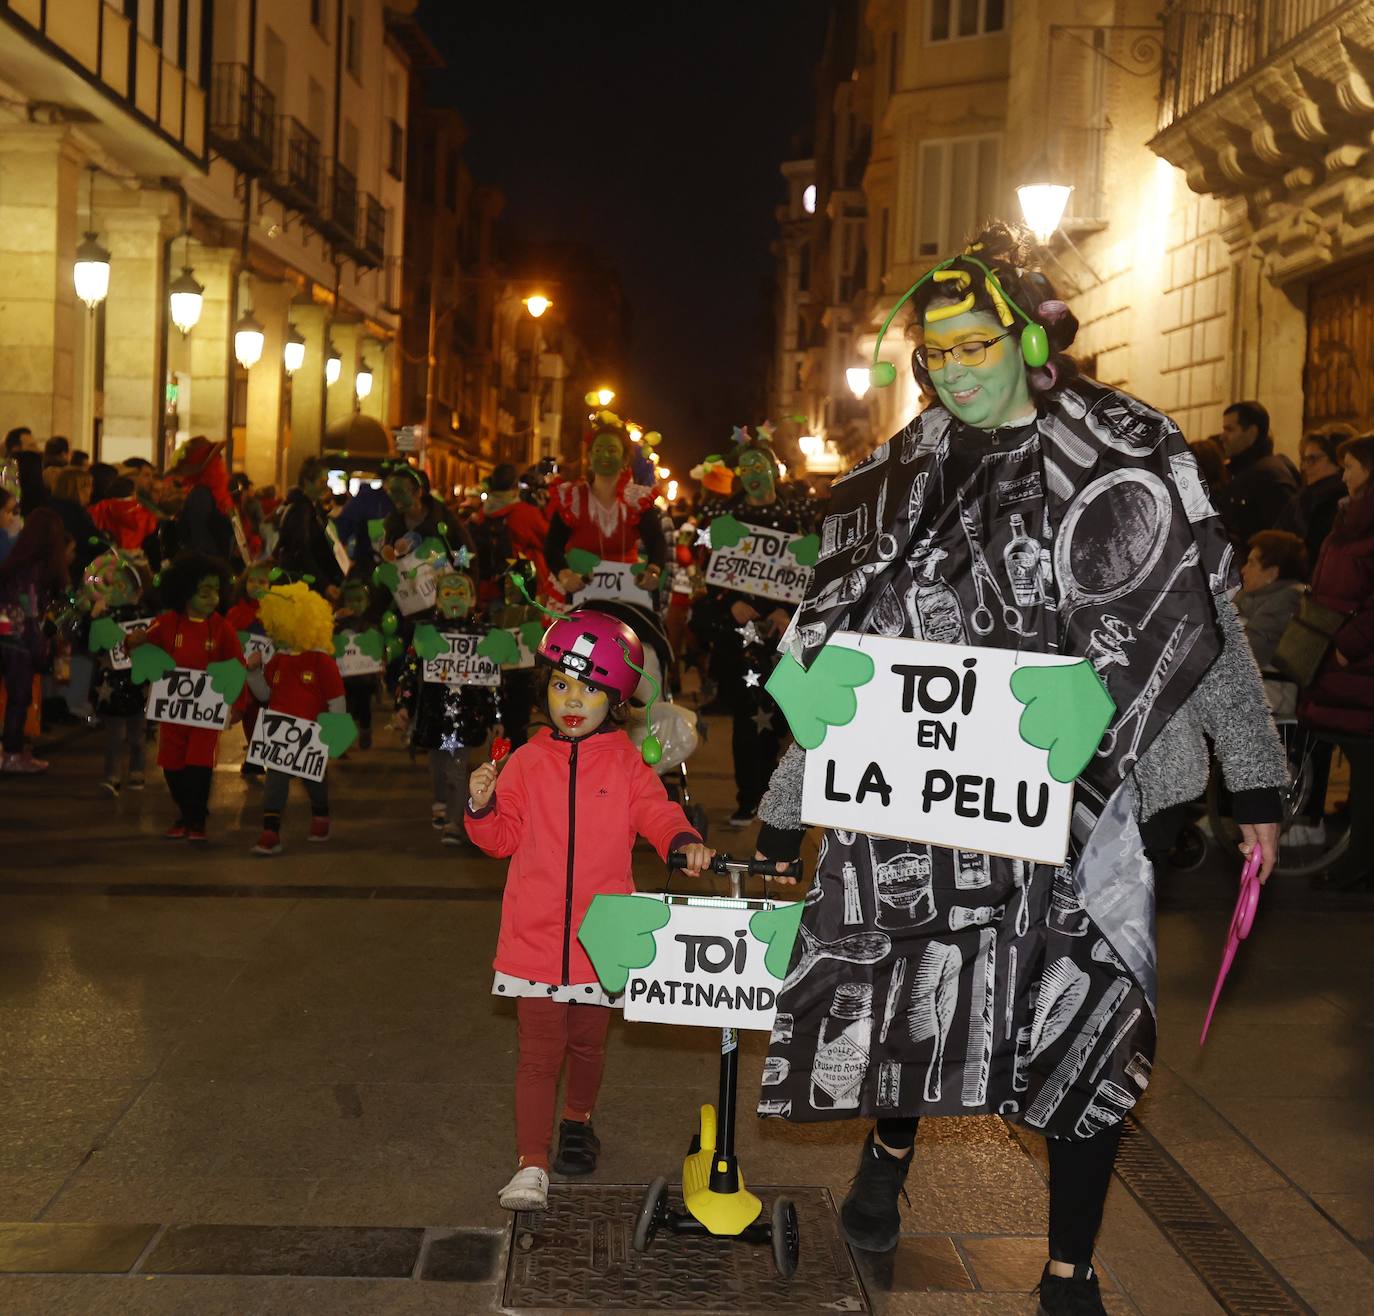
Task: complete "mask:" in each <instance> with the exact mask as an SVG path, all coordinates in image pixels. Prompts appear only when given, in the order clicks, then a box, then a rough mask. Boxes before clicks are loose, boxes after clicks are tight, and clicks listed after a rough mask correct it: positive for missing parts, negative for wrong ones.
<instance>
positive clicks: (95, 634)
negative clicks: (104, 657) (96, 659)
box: [87, 617, 124, 653]
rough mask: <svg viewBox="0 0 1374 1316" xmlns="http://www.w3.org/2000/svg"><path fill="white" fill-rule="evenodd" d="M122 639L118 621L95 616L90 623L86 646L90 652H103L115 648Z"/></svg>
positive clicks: (122, 635) (122, 633) (122, 634)
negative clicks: (89, 633)
mask: <svg viewBox="0 0 1374 1316" xmlns="http://www.w3.org/2000/svg"><path fill="white" fill-rule="evenodd" d="M123 639H124V632H123V631H122V630H120V628H119V623H118V622H117V621H115V620H113V619H112V618H110V617H97V618H96V619H95V620H94V621H93V622H92V623H91V635H90V639H89V640H88V641H87V647H88V648H89V649H90V651H91V652H92V653H105V652H107V651H108V650H110V649H117V648H118V647H119V645H120V643H121V642H122V641H123Z"/></svg>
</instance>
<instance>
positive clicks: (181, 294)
mask: <svg viewBox="0 0 1374 1316" xmlns="http://www.w3.org/2000/svg"><path fill="white" fill-rule="evenodd" d="M167 293H168V300H169V301H170V302H171V305H172V323H173V324H174V325H176V327H177V328H178V329H180V330H181V332H182V334H183V335H184V334H189V333H190V332H191V330H192V329H194V328H195V327H196V325H198V324H199V323H200V312H201V308H202V307H203V306H204V305H205V285H204V284H202V283H199V282H197V280H196V276H195V275H194V274H192V273H191V267H190V266H189V265H183V266H182V267H181V273H180V274H179V275H177V277H176V278H175V279H173V280H172V284H171V287H169V288H168V289H167Z"/></svg>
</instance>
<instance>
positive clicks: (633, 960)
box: [577, 895, 670, 994]
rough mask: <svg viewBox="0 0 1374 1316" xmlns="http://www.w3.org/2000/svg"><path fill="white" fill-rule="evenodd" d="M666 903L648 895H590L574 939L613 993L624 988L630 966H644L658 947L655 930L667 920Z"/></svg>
mask: <svg viewBox="0 0 1374 1316" xmlns="http://www.w3.org/2000/svg"><path fill="white" fill-rule="evenodd" d="M669 917H670V914H669V911H668V906H667V905H665V904H664V903H663V901H661V900H650V899H649V898H648V897H647V896H607V895H601V896H593V897H592V903H591V904H590V905H589V906H588V907H587V914H586V917H585V918H584V919H583V920H582V926H581V927H580V928H579V929H578V930H577V939H578V941H580V942H581V943H582V948H583V949H584V950H585V951H586V952H587V958H588V959H589V960H591V962H592V968H594V969H595V970H596V976H597V977H598V978H599V979H601V985H602V986H603V987H604V988H605V989H606V990H607V991H608V992H611V993H612V994H614V993H616V992H623V991H624V990H625V984H626V982H628V981H629V977H630V970H631V969H643V968H647V967H648V966H649V965H650V964H652V963H653V962H654V956H655V955H656V954H657V953H658V947H657V946H656V945H655V943H654V933H655V932H657V931H658V929H659V928H661V927H663V926H664V924H666V923H667V922H668V919H669Z"/></svg>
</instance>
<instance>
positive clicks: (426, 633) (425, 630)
mask: <svg viewBox="0 0 1374 1316" xmlns="http://www.w3.org/2000/svg"><path fill="white" fill-rule="evenodd" d="M411 644H413V645H414V646H415V652H416V653H418V654H419V655H420V657H421V658H423V659H425V661H426V662H428V661H429V659H431V658H437V657H438V656H439V655H440V654H441V653H447V652H448V641H447V640H446V639H444V637H443V636H442V635H440V634H439V632H438V631H436V630H435V629H434V627H433V626H431V625H430V624H429V623H428V622H425V623H423V624H422V625H419V626H417V627H416V628H415V638H414V639H413V640H412V641H411Z"/></svg>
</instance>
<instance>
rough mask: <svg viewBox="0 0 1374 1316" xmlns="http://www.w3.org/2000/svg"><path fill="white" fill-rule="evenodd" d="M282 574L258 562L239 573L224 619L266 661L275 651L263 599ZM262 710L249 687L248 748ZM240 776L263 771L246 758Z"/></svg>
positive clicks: (245, 725) (246, 699) (246, 705)
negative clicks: (264, 619)
mask: <svg viewBox="0 0 1374 1316" xmlns="http://www.w3.org/2000/svg"><path fill="white" fill-rule="evenodd" d="M274 571H275V572H276V573H277V574H278V575H280V574H281V572H280V568H276V567H274V566H273V565H272V563H270V562H255V563H253V565H252V566H251V567H245V568H244V570H243V571H242V572H241V573H240V574H239V578H238V580H237V582H236V583H235V586H234V592H235V594H236V596H237V597H236V598H235V599H234V604H233V607H231V608H230V609H229V611H228V612H226V613H225V614H224V620H225V621H227V622H228V623H229V625H230V626H232V627H233V628H234V632H235V634H237V635H238V637H239V643H240V644H241V645H242V646H243V652H244V655H245V656H247V655H248V654H250V653H258V654H260V655H261V657H262V660H263V662H266V661H267V660H268V659H269V658H271V656H272V654H273V652H274V646H273V644H272V640H271V637H270V636H268V634H267V631H266V629H265V628H264V627H263V624H262V620H261V618H260V616H259V614H260V612H261V608H262V596H263V595H264V594H266V593H267V591H268V590H269V589H270V588H271V587H272V574H273V572H274ZM261 708H262V705H261V703H259V701H258V700H257V698H256V697H255V696H254V695H253V692H252V690H251V688H250V690H249V692H248V694H247V695H245V696H244V700H243V743H244V744H245V745H247V744H248V743H249V742H250V741H251V740H252V739H253V732H254V731H255V730H256V729H257V725H258V712H259V710H260V709H261ZM239 773H240V775H242V776H244V777H261V776H262V775H263V768H262V765H261V764H258V763H249V762H248V760H247V759H244V761H243V764H242V766H241V767H240V768H239Z"/></svg>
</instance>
